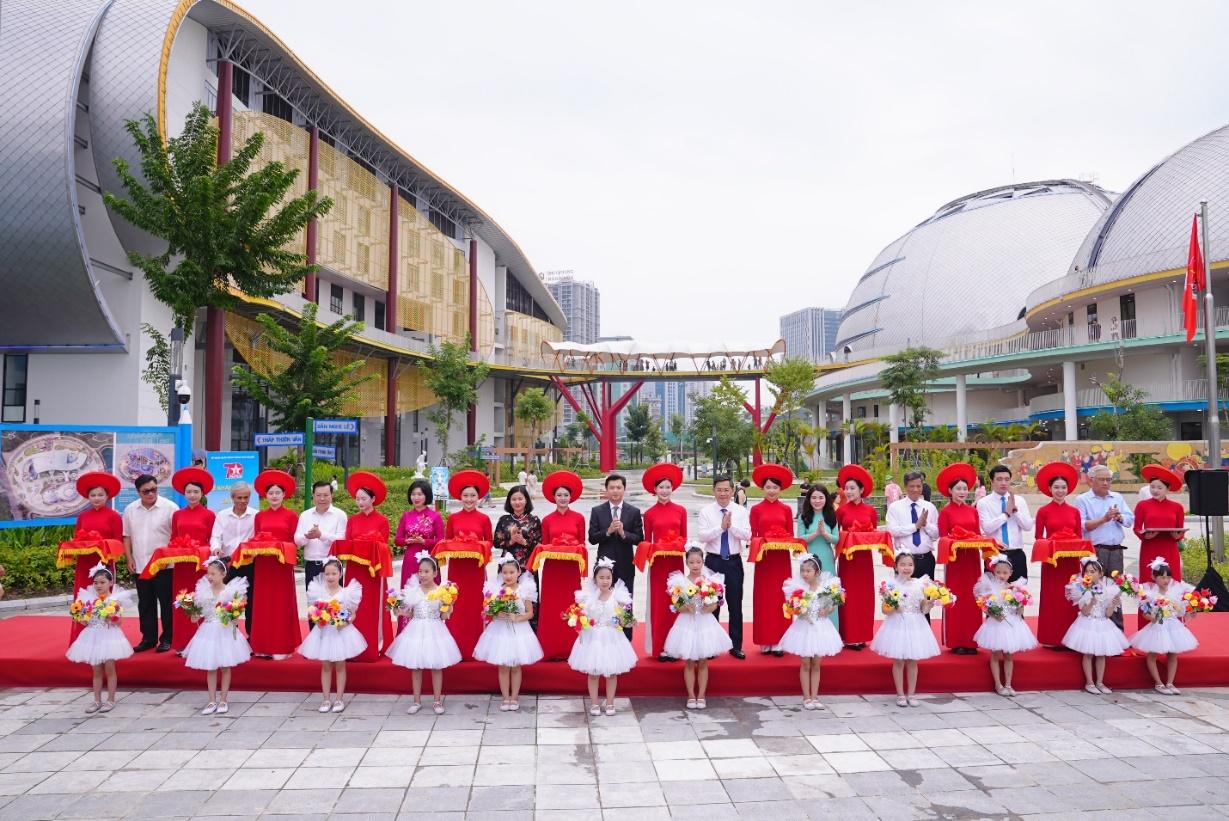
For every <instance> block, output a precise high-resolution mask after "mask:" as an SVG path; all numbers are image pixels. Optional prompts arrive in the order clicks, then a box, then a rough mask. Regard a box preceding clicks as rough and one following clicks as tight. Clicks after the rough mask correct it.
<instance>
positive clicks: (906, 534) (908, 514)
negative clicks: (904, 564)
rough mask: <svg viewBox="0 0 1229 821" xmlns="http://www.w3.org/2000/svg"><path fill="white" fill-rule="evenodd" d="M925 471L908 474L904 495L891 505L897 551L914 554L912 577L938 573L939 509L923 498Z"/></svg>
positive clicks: (891, 529)
mask: <svg viewBox="0 0 1229 821" xmlns="http://www.w3.org/2000/svg"><path fill="white" fill-rule="evenodd" d="M924 482H925V479H924V478H923V476H922V472H921V471H918V470H911V471H909V472H908V473H906V474H905V496H904V498H903V499H897V500H896V501H895V502H892V504H890V505H888V512H887V517H886V519H887V526H888V532H889V533H891V534H892V541H893V542H894V543H895V544H894V549H895V551H896V555H897V556H899V555H900V554H901V553H910V554H912V555H913V578H915V579H920V578H921V577H922V576H929V577H930V578H932V579H933V578H934V577H935V546H936V545H937V544H938V541H939V511H938V510H936V509H935V506H934V505H933V504H931V503H930V502H928V501H926V500H925V499H924V498H922V485H923V483H924Z"/></svg>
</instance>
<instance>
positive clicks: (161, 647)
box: [154, 641, 171, 653]
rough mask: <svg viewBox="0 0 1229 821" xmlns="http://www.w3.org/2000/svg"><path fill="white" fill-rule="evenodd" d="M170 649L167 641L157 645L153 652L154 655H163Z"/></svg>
mask: <svg viewBox="0 0 1229 821" xmlns="http://www.w3.org/2000/svg"><path fill="white" fill-rule="evenodd" d="M170 649H171V643H170V642H169V641H163V642H159V643H158V649H157V650H155V651H154V652H155V653H165V652H167V651H168V650H170Z"/></svg>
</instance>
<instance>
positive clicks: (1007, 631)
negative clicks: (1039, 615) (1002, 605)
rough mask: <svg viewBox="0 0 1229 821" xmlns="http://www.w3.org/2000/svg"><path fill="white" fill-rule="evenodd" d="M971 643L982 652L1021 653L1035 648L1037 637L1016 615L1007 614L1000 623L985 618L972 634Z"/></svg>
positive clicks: (996, 620)
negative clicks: (975, 643) (974, 643)
mask: <svg viewBox="0 0 1229 821" xmlns="http://www.w3.org/2000/svg"><path fill="white" fill-rule="evenodd" d="M973 641H975V642H977V646H978V647H980V648H981V649H983V650H991V651H998V652H1000V653H1023V652H1024V651H1025V650H1032V649H1033V648H1034V647H1036V646H1037V637H1036V636H1034V635H1033V631H1032V630H1029V629H1028V625H1027V624H1026V623H1025V622H1024V619H1022V618H1020V616H1019V614H1017V613H1009V614H1007V617H1006V618H1004V619H1003V620H1002V621H999V620H998V619H995V618H991V617H989V616H987V617H986V620H985V621H983V622H982V625H981V627H979V628H977V632H976V633H974V634H973Z"/></svg>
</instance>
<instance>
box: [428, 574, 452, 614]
mask: <svg viewBox="0 0 1229 821" xmlns="http://www.w3.org/2000/svg"><path fill="white" fill-rule="evenodd" d="M458 595H459V591H458V590H457V583H456V582H444V583H443V584H441V585H438V586H437V587H436V588H435V589H434V590H432V591H431V592H430V593H428V594H427V601H438V602H439V603H440V615H441V616H443V615H445V614H447V613H451V612H452V606H453V604H455V603H456V601H457V596H458Z"/></svg>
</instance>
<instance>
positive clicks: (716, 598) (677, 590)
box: [665, 545, 734, 710]
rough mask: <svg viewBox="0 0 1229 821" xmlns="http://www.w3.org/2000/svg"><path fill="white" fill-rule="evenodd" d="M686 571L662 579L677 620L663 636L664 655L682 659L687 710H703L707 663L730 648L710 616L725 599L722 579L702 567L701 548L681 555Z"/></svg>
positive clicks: (727, 639)
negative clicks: (664, 641)
mask: <svg viewBox="0 0 1229 821" xmlns="http://www.w3.org/2000/svg"><path fill="white" fill-rule="evenodd" d="M684 562H685V564H686V566H687V572H686V573H685V574H684V573H678V572H675V573H671V574H670V577H669V578H668V579H666V586H667V588H669V590H670V602H671V604H670V607H671V609H673V610H674V611H675V612H677V613H678V614H679V615H678V618H677V619H675V620H674V625H673V626H672V627H671V628H670V632H669V633H668V634H667V635H666V645H665V649H666V655H668V656H673V657H674V658H676V659H682V660H683V683H684V684H685V685H686V686H687V708H688V709H689V710H703V709H704V708H705V707H707V706H708V704H707V703H706V702H705V701H704V694H705V691H707V690H708V660H709V659H711V658H714V657H715V656H719V655H721V654H722V653H725V652H727V651H728V650H729V649H730V648H731V647H733V646H734V645H733V644H732V643H731V642H730V636H729V634H728V633H726V631H725V630H723V629H722V628H721V622H719V621H717V617H716V616H714V615H713V614H714V613H715V612H716V611H717V608H718V607H720V606H721V601H722V599H723V598H724V597H725V577H724V576H722V575H721V574H720V573H713V572H711V571H710V570H709V569H708V568H706V567H705V566H704V548H702V547H700V546H699V545H690V546H689V547H688V548H687V553H686V555H685V556H684Z"/></svg>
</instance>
